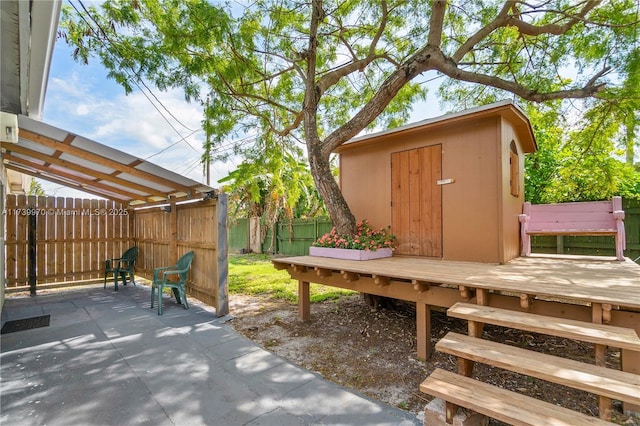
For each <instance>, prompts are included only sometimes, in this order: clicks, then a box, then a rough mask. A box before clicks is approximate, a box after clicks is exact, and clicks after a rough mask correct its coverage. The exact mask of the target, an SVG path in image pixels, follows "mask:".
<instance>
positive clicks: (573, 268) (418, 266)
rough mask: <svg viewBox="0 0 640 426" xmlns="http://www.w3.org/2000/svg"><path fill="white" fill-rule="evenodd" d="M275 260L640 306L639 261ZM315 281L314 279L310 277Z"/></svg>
mask: <svg viewBox="0 0 640 426" xmlns="http://www.w3.org/2000/svg"><path fill="white" fill-rule="evenodd" d="M273 261H274V263H278V264H285V265H298V266H305V267H307V268H313V269H314V270H315V269H316V268H317V269H318V270H331V271H349V272H352V273H356V274H363V275H372V276H373V275H375V276H377V277H387V278H389V279H397V280H401V281H414V280H415V281H420V282H426V283H431V284H435V285H440V284H448V285H454V286H461V285H462V286H467V287H470V288H482V289H488V290H494V291H503V292H510V293H517V294H521V293H526V294H530V295H535V296H545V297H549V298H554V299H560V300H566V301H568V302H570V301H582V302H587V303H592V302H593V303H605V304H611V305H615V306H624V307H629V308H636V309H640V265H637V264H636V263H634V262H632V261H631V260H629V259H627V260H626V261H624V262H620V261H617V260H615V258H613V257H594V256H590V257H587V256H552V255H549V256H540V255H534V256H532V257H519V258H516V259H514V260H512V261H511V262H509V263H507V264H504V265H498V264H489V263H473V262H451V261H445V260H433V259H426V258H415V257H400V256H394V257H390V258H385V259H377V260H369V261H366V262H361V261H353V260H340V259H330V258H324V257H317V256H299V257H288V258H280V259H274V260H273ZM313 282H318V281H313Z"/></svg>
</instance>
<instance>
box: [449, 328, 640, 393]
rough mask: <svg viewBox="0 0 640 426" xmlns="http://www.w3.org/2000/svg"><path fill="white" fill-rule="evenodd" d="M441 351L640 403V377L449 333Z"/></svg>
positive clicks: (575, 387)
mask: <svg viewBox="0 0 640 426" xmlns="http://www.w3.org/2000/svg"><path fill="white" fill-rule="evenodd" d="M436 349H438V350H439V351H440V352H444V353H447V354H451V355H455V356H458V357H462V358H464V359H469V360H472V361H476V362H480V363H483V364H488V365H493V366H495V367H499V368H502V369H504V370H509V371H513V372H516V373H519V374H524V375H527V376H531V377H537V378H538V379H542V380H546V381H548V382H552V383H557V384H560V385H564V386H569V387H571V388H574V389H580V390H583V391H586V392H591V393H594V394H596V395H601V396H606V397H608V398H611V399H617V400H620V401H625V402H629V403H632V404H637V405H640V376H638V375H636V374H633V373H626V372H623V371H619V370H614V369H611V368H605V367H598V366H595V365H592V364H586V363H584V362H580V361H574V360H571V359H566V358H559V357H557V356H553V355H547V354H542V353H538V352H533V351H530V350H527V349H521V348H517V347H514V346H509V345H504V344H501V343H496V342H492V341H489V340H483V339H478V338H475V337H470V336H465V335H462V334H458V333H453V332H450V333H448V334H447V335H446V336H444V337H443V338H442V339H440V341H439V342H438V343H437V344H436Z"/></svg>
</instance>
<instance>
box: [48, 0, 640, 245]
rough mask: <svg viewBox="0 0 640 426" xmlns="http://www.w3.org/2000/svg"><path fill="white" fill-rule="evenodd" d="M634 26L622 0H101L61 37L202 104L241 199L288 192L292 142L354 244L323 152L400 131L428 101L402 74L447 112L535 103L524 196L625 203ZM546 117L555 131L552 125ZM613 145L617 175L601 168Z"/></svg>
mask: <svg viewBox="0 0 640 426" xmlns="http://www.w3.org/2000/svg"><path fill="white" fill-rule="evenodd" d="M638 22H639V19H638V8H637V2H636V1H635V0H616V1H609V2H586V1H581V2H572V1H569V0H549V1H545V2H529V3H527V2H501V1H497V0H478V1H467V2H464V3H460V2H425V1H424V0H324V1H322V2H320V1H319V0H311V1H307V0H305V1H303V0H256V1H254V2H251V3H250V5H249V6H245V4H244V3H243V2H228V3H222V2H218V1H215V2H213V1H210V0H106V1H105V2H104V3H103V4H101V6H100V7H99V9H98V8H89V9H88V11H86V12H85V11H74V10H72V9H71V8H70V7H68V6H65V7H64V8H63V17H62V22H61V29H62V34H63V36H64V37H65V38H66V40H67V41H68V42H69V43H70V44H72V45H73V46H75V47H76V50H75V56H76V58H77V59H78V60H81V61H85V62H86V61H88V60H89V58H90V57H92V56H95V57H97V58H99V60H100V61H101V62H102V63H103V64H104V65H105V67H106V68H107V69H108V71H109V75H110V76H111V77H112V78H114V79H115V80H116V81H117V82H119V83H120V84H121V85H122V86H123V87H124V89H125V91H126V92H130V91H131V90H133V89H134V86H135V85H136V84H139V82H140V81H150V82H152V83H153V84H155V85H156V86H157V87H159V88H160V89H168V88H171V87H180V88H182V89H184V91H185V94H186V96H187V98H188V99H190V100H196V101H199V102H201V103H202V104H203V105H206V108H205V111H206V112H205V115H206V117H205V124H204V126H205V127H206V128H207V133H208V134H209V135H210V136H211V138H210V139H209V141H208V142H207V145H206V146H205V158H224V157H225V156H227V155H242V156H243V157H244V158H245V159H246V162H247V163H253V162H258V163H260V162H261V163H262V164H259V166H257V167H258V170H257V171H258V172H260V173H261V175H263V176H267V175H268V176H269V182H267V181H266V180H263V181H262V183H258V184H256V186H252V187H251V188H250V189H251V197H253V199H254V200H257V198H256V196H257V194H261V195H263V194H265V193H266V194H274V195H275V196H279V195H280V194H282V193H283V188H286V190H287V191H294V192H295V189H294V188H293V186H292V185H289V186H287V185H285V184H284V183H285V179H283V180H282V185H281V184H280V183H279V182H278V180H279V179H281V178H280V177H278V176H277V173H274V172H275V171H276V169H274V168H273V167H274V166H275V165H276V164H277V162H278V161H284V159H286V158H287V156H292V157H293V158H295V159H296V160H295V161H298V159H299V158H300V151H301V150H302V149H303V148H306V150H307V156H308V158H309V164H310V166H311V170H312V171H313V172H312V173H313V177H314V180H315V183H316V185H317V187H318V190H319V191H320V192H321V193H322V197H323V199H324V200H325V201H326V202H327V210H328V212H329V214H330V215H331V217H332V220H333V222H334V223H335V224H336V226H337V227H338V228H339V229H340V232H342V233H345V232H346V233H349V234H353V233H354V232H355V219H354V218H353V215H351V214H350V212H349V211H348V205H347V203H346V202H344V200H343V198H342V196H341V194H340V191H339V187H338V185H337V184H336V182H335V180H334V179H333V177H332V176H331V173H332V172H331V168H330V166H329V165H328V164H329V158H330V156H331V152H332V151H334V150H335V149H336V148H337V147H339V146H340V145H341V144H343V143H344V142H346V141H347V140H349V139H350V138H352V137H354V136H355V135H357V134H358V133H359V132H361V131H365V130H367V129H372V128H377V127H378V128H379V127H383V128H384V127H389V126H397V125H399V124H402V123H404V122H405V121H406V120H407V118H408V116H409V112H410V111H411V108H412V105H413V104H414V103H415V101H418V100H422V99H425V96H426V93H427V88H426V86H424V85H421V84H419V83H417V79H416V77H418V76H420V75H422V73H423V72H425V71H429V70H435V71H437V72H439V73H441V75H443V76H445V77H447V78H446V79H445V81H444V84H443V86H442V91H441V96H442V99H443V100H444V101H445V102H447V103H448V104H450V105H455V108H454V109H455V110H457V111H459V110H461V109H463V108H464V107H466V106H474V105H477V104H479V103H480V101H482V102H486V101H491V100H497V99H503V98H505V97H506V96H517V97H520V98H522V99H525V100H527V101H531V102H536V103H539V104H540V103H545V107H544V108H543V109H542V111H541V113H540V119H541V120H542V122H541V123H539V124H536V123H534V126H536V127H537V128H538V133H537V135H538V138H539V144H540V148H541V149H540V154H539V157H538V158H536V159H533V160H532V161H528V167H529V168H530V169H532V170H536V171H538V172H539V173H540V174H539V175H538V176H533V175H532V176H530V177H529V178H528V180H527V184H528V187H527V188H528V189H529V190H531V191H533V192H532V195H528V196H531V197H533V198H536V199H540V200H543V199H558V200H559V199H566V198H574V197H588V198H600V197H603V196H604V195H605V194H608V193H610V192H611V191H618V192H625V191H626V193H628V194H630V195H633V194H637V187H638V183H637V178H636V177H637V175H636V173H637V172H636V171H634V170H633V169H632V168H630V167H631V166H632V164H631V163H633V161H634V160H633V153H634V150H635V147H636V146H637V137H636V135H637V130H638V122H640V121H639V120H638V110H639V108H638V107H639V105H638V102H639V99H640V97H639V96H638V90H639V89H638V88H639V87H640V85H639V84H638V79H639V77H638V75H640V59H639V56H640V53H639V52H638V49H639V46H638V44H639V43H638V38H639V37H638V26H639V24H638ZM569 98H576V99H586V98H596V99H597V102H584V104H581V105H580V108H581V110H580V112H579V113H577V114H576V113H575V112H574V111H573V110H569V109H568V108H567V106H566V103H562V105H561V106H560V105H556V104H554V103H553V102H555V101H558V100H562V99H569ZM205 99H208V101H205ZM546 108H550V110H553V111H556V112H557V117H560V116H561V115H563V114H564V115H565V118H567V120H568V124H569V126H563V124H562V123H558V124H557V125H556V126H557V128H553V125H552V124H553V123H552V122H551V119H550V118H549V114H552V113H551V112H550V111H547V110H546ZM567 111H569V112H570V113H571V114H573V115H578V116H579V118H581V117H585V120H588V121H587V123H586V124H579V120H574V119H571V118H572V117H567V116H566V114H567ZM605 113H606V114H608V115H603V114H605ZM577 123H578V124H577ZM543 125H544V126H546V125H551V127H550V128H549V129H546V128H544V127H543ZM557 129H563V130H565V131H564V132H563V133H562V137H561V138H558V137H557V134H556V133H557ZM545 133H548V134H545ZM238 136H240V137H241V138H240V139H236V142H234V143H233V149H232V150H230V149H227V148H228V147H227V144H228V142H225V141H227V140H229V139H230V138H232V137H238ZM246 136H252V139H251V143H247V138H246ZM605 139H606V141H605ZM614 142H615V143H617V144H618V147H622V149H623V151H621V154H623V155H626V162H627V163H629V164H630V165H629V167H622V166H620V165H619V164H618V162H616V161H617V160H615V161H614V160H612V159H610V157H611V154H612V153H615V149H617V147H614V148H613V151H612V148H611V147H612V145H611V144H612V143H614ZM573 144H575V145H576V146H570V145H573ZM607 151H608V152H607ZM601 154H602V155H601ZM272 157H273V158H275V160H274V161H272V162H269V161H267V160H266V159H270V158H272ZM247 168H250V167H249V166H247ZM593 170H596V171H598V173H593ZM568 171H570V172H568ZM582 172H584V173H582ZM238 175H246V173H245V171H240V172H238ZM236 177H237V178H239V182H241V183H240V184H239V185H242V182H244V181H245V179H244V178H243V177H242V176H236ZM603 182H604V183H603ZM299 199H300V197H297V196H296V194H295V193H292V194H291V195H289V196H288V197H287V199H286V201H282V204H281V206H282V208H288V209H292V208H293V207H292V206H294V205H296V202H297V201H295V200H299Z"/></svg>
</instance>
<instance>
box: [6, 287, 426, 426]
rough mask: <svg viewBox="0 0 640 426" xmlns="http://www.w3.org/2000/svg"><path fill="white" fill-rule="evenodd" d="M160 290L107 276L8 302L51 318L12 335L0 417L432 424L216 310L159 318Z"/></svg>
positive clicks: (197, 308) (13, 314) (19, 311)
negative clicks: (285, 355)
mask: <svg viewBox="0 0 640 426" xmlns="http://www.w3.org/2000/svg"><path fill="white" fill-rule="evenodd" d="M149 297H150V291H149V288H148V287H144V286H137V287H133V286H131V285H128V286H119V291H118V292H114V291H113V285H111V287H109V286H108V287H107V289H106V290H105V289H103V288H102V286H101V285H100V286H97V287H96V286H92V287H87V288H83V289H79V290H65V291H57V292H55V293H51V294H42V295H39V296H36V297H33V298H32V297H28V296H27V297H24V298H8V299H6V300H5V306H4V309H3V311H2V324H4V323H5V321H8V320H14V319H22V318H29V317H34V316H39V315H45V314H50V315H51V323H50V325H49V326H48V327H42V328H37V329H32V330H26V331H20V332H15V333H8V334H3V335H2V336H1V342H0V343H1V348H0V349H1V355H0V407H1V409H0V423H1V424H6V425H20V426H26V425H45V424H46V425H64V426H69V425H142V424H148V425H154V426H155V425H185V426H193V425H221V426H222V425H224V426H227V425H229V426H235V425H278V426H285V425H420V424H422V422H421V421H420V420H419V419H417V418H416V416H415V415H412V414H410V413H406V412H404V411H402V410H398V409H396V408H394V407H391V406H388V405H385V404H382V403H380V402H377V401H373V400H371V399H369V398H367V397H365V396H363V395H361V394H359V393H357V392H354V391H351V390H348V389H345V388H343V387H341V386H339V385H336V384H334V383H331V382H328V381H325V380H323V379H322V378H321V377H320V376H319V375H317V374H315V373H312V372H309V371H307V370H304V369H302V368H300V367H298V366H296V365H293V364H291V363H289V362H287V361H286V360H284V359H282V358H279V357H277V356H275V355H274V354H272V353H270V352H268V351H266V350H264V349H262V348H260V347H259V346H257V345H255V344H254V343H253V342H252V341H250V340H248V339H246V338H245V337H244V336H242V335H239V334H238V333H236V332H235V331H234V330H233V329H232V328H231V327H230V326H228V325H226V324H225V318H216V317H215V315H214V311H213V310H212V309H211V308H208V307H206V306H203V305H201V304H198V303H193V304H192V306H191V309H189V310H185V309H183V308H182V307H181V306H179V305H176V304H175V300H172V301H169V299H165V310H164V315H163V316H158V315H157V310H156V309H153V310H152V309H150V308H149ZM190 300H193V299H190ZM227 319H228V318H227Z"/></svg>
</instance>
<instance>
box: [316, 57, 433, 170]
mask: <svg viewBox="0 0 640 426" xmlns="http://www.w3.org/2000/svg"><path fill="white" fill-rule="evenodd" d="M438 50H439V49H438V48H435V47H433V46H425V47H423V48H422V49H420V50H418V52H417V53H415V54H414V55H413V56H411V57H410V58H409V59H408V60H407V61H406V62H405V63H404V64H403V65H402V66H400V67H398V68H397V69H396V70H395V71H394V72H393V73H392V74H391V75H390V76H389V77H387V79H386V80H385V81H384V83H383V84H382V85H381V86H380V89H379V90H378V91H377V92H376V94H375V95H373V97H372V98H371V100H370V101H369V102H367V104H366V105H365V106H364V107H363V108H362V109H361V110H360V111H358V113H356V115H354V116H353V118H352V119H351V120H349V121H348V122H347V123H345V124H344V125H343V126H341V127H340V128H338V129H336V130H334V131H333V132H332V133H331V134H329V135H328V136H327V137H326V138H325V140H324V141H323V144H322V145H323V146H322V151H323V154H324V155H325V156H326V157H327V158H328V157H329V155H330V154H331V152H332V151H333V150H335V149H336V148H337V147H339V146H340V145H342V143H344V141H347V140H349V139H351V138H352V137H354V136H355V135H357V134H358V133H359V132H360V131H361V130H362V129H364V128H365V127H367V126H368V125H369V124H370V123H371V122H372V121H373V120H375V119H376V117H378V115H380V114H381V113H382V111H384V109H385V108H386V107H387V105H389V102H391V100H392V99H393V98H394V97H395V96H396V95H397V94H398V92H399V91H400V89H402V88H403V87H404V85H405V84H407V83H408V82H409V81H411V80H412V79H413V78H415V77H416V76H417V75H419V74H420V73H422V72H424V71H427V70H429V69H432V68H433V67H432V66H431V58H432V55H433V53H434V52H435V51H438Z"/></svg>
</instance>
